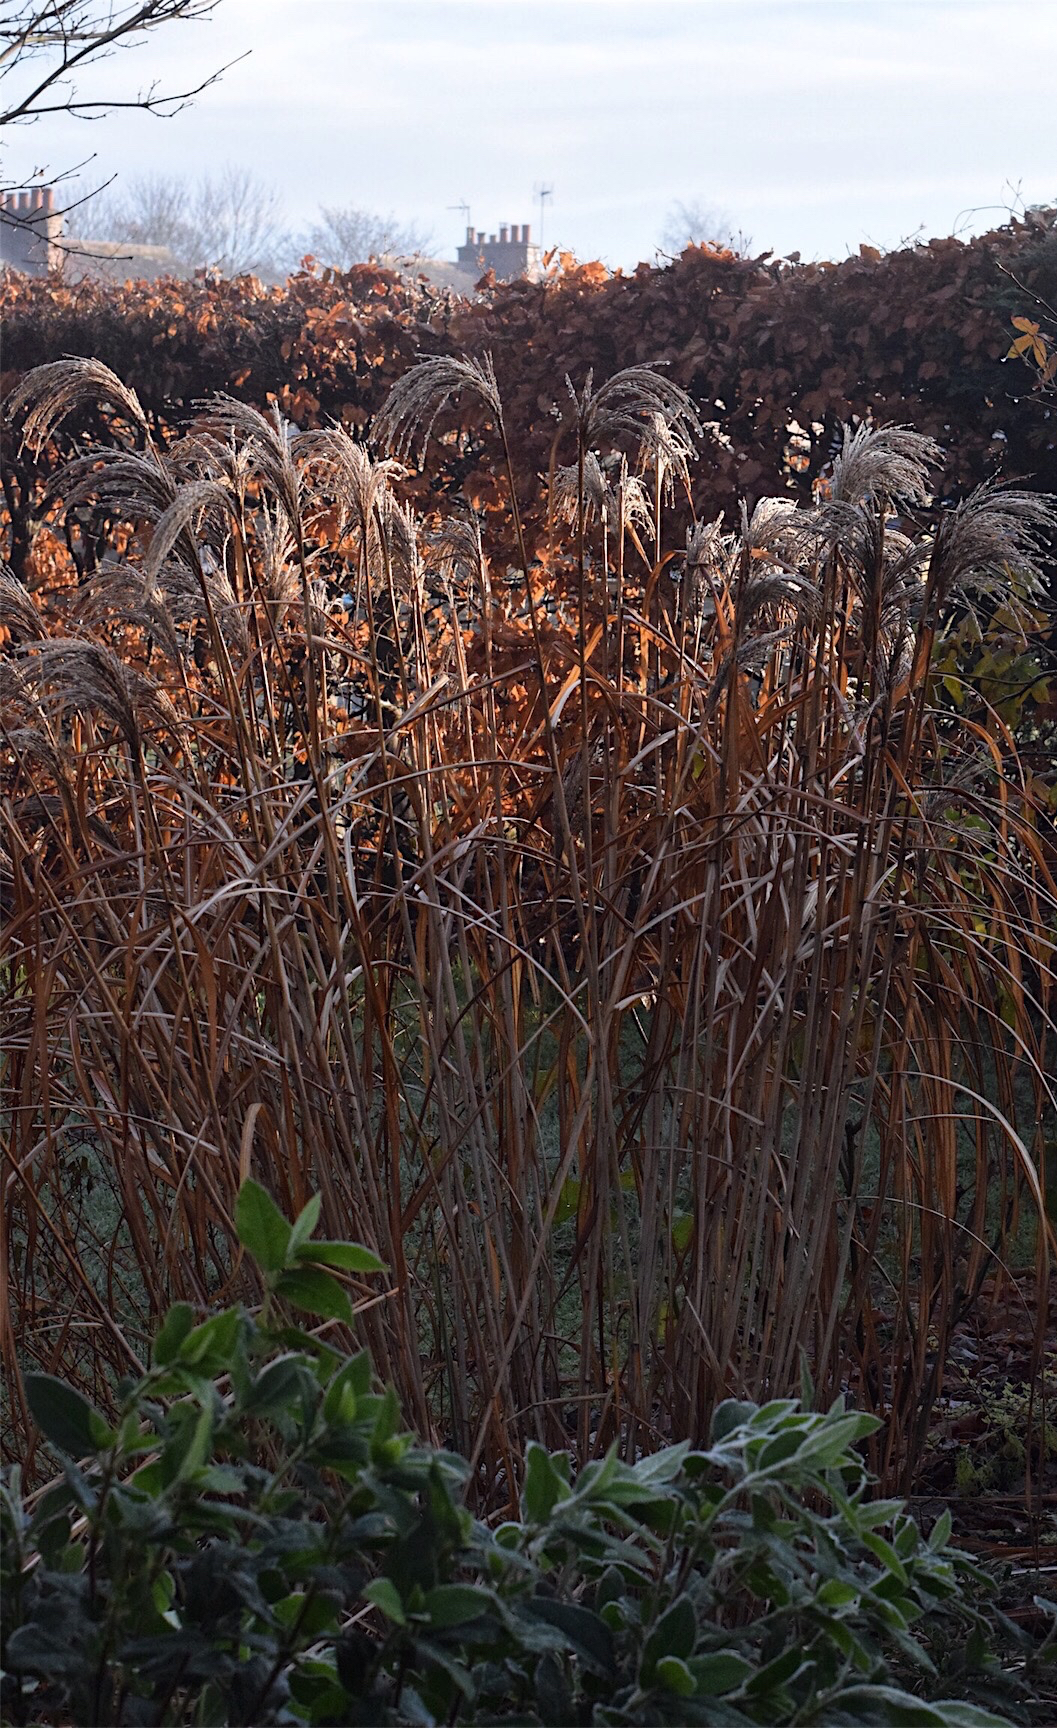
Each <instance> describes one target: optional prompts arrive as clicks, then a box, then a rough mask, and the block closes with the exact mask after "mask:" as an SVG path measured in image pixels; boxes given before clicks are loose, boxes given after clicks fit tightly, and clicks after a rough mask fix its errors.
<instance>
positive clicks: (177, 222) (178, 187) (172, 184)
mask: <svg viewBox="0 0 1057 1728" xmlns="http://www.w3.org/2000/svg"><path fill="white" fill-rule="evenodd" d="M190 191H191V189H190V187H189V185H188V183H187V181H186V180H182V179H180V178H179V176H178V175H174V174H145V175H138V176H135V177H134V178H133V179H131V180H125V179H124V178H122V179H121V180H120V181H118V183H117V184H116V185H113V186H109V187H103V188H100V189H99V190H98V191H96V192H95V193H94V194H91V195H89V196H88V197H87V198H86V199H85V200H84V203H83V205H82V206H81V207H80V209H79V210H78V212H77V216H76V219H75V226H76V229H77V234H78V236H79V238H80V239H83V240H125V241H128V242H130V243H131V244H134V245H141V246H167V247H168V248H169V250H170V252H171V253H172V254H173V256H174V257H175V258H179V259H180V261H181V262H183V261H185V260H186V259H187V258H188V257H190V255H191V253H192V252H193V250H194V247H193V244H192V236H191V223H190V203H191V197H190Z"/></svg>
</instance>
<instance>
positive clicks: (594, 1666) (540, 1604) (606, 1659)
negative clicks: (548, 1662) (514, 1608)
mask: <svg viewBox="0 0 1057 1728" xmlns="http://www.w3.org/2000/svg"><path fill="white" fill-rule="evenodd" d="M525 1609H526V1611H527V1612H528V1613H530V1614H531V1615H532V1616H533V1617H534V1618H536V1619H539V1620H544V1621H546V1622H547V1624H548V1625H549V1626H553V1627H555V1628H556V1629H557V1630H558V1631H559V1632H561V1633H562V1634H563V1635H564V1636H565V1638H566V1640H567V1642H568V1645H569V1647H570V1649H572V1650H574V1651H575V1653H576V1655H577V1656H579V1658H580V1660H581V1662H582V1663H583V1664H584V1666H585V1667H586V1668H589V1669H590V1670H591V1672H592V1673H594V1674H599V1675H601V1676H602V1677H603V1678H608V1677H609V1676H610V1675H611V1674H612V1672H613V1634H612V1633H611V1632H610V1630H609V1627H608V1626H607V1625H606V1623H605V1621H604V1620H602V1619H601V1618H600V1617H599V1615H597V1614H593V1613H592V1612H591V1610H590V1608H581V1607H580V1606H579V1604H578V1603H575V1602H559V1601H557V1600H556V1599H555V1598H553V1597H550V1596H533V1597H532V1599H531V1600H530V1601H529V1602H527V1603H526V1604H525Z"/></svg>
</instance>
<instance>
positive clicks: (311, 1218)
mask: <svg viewBox="0 0 1057 1728" xmlns="http://www.w3.org/2000/svg"><path fill="white" fill-rule="evenodd" d="M322 1205H323V1196H322V1194H313V1196H312V1198H311V1200H309V1201H308V1203H307V1204H306V1205H304V1206H302V1208H301V1210H300V1212H299V1213H298V1214H297V1217H296V1218H295V1219H294V1222H293V1224H292V1226H291V1228H290V1241H289V1244H288V1247H287V1255H288V1257H289V1256H292V1255H294V1254H296V1253H297V1251H298V1249H299V1248H303V1247H304V1245H305V1243H306V1242H307V1241H308V1238H309V1237H310V1236H311V1234H312V1232H313V1230H314V1229H315V1227H316V1225H317V1224H318V1223H319V1213H320V1208H321V1207H322Z"/></svg>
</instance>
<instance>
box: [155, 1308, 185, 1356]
mask: <svg viewBox="0 0 1057 1728" xmlns="http://www.w3.org/2000/svg"><path fill="white" fill-rule="evenodd" d="M193 1325H194V1309H193V1308H192V1307H191V1304H190V1303H189V1302H174V1303H173V1306H172V1307H171V1308H170V1309H169V1312H168V1314H166V1316H165V1319H164V1320H163V1321H162V1324H161V1326H160V1327H159V1329H158V1332H157V1335H156V1337H155V1339H154V1360H155V1362H156V1363H157V1365H158V1367H159V1368H165V1367H167V1366H168V1364H169V1363H170V1362H172V1361H173V1360H174V1359H175V1357H176V1354H177V1352H178V1350H179V1348H180V1345H181V1344H182V1343H183V1341H184V1339H185V1338H186V1337H187V1334H188V1333H189V1332H190V1330H191V1327H192V1326H193Z"/></svg>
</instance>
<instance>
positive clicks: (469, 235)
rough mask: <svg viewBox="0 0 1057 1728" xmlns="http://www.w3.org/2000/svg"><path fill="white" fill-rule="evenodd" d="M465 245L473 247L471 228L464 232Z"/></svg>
mask: <svg viewBox="0 0 1057 1728" xmlns="http://www.w3.org/2000/svg"><path fill="white" fill-rule="evenodd" d="M466 244H467V246H472V245H473V229H472V228H467V230H466Z"/></svg>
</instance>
